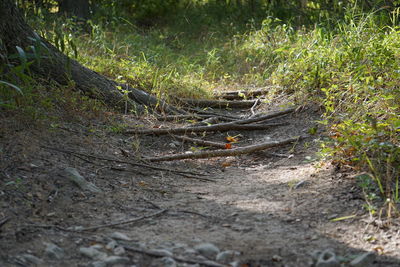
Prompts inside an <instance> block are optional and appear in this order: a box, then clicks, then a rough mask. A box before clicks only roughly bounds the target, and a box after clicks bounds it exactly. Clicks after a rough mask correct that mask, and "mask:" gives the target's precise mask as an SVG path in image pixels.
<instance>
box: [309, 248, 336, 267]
mask: <svg viewBox="0 0 400 267" xmlns="http://www.w3.org/2000/svg"><path fill="white" fill-rule="evenodd" d="M315 266H316V267H340V262H339V261H338V259H337V258H336V254H335V253H334V252H333V251H332V250H330V249H327V250H324V251H322V252H321V253H320V255H319V257H318V260H317V263H316V264H315Z"/></svg>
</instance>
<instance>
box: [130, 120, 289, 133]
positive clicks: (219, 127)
mask: <svg viewBox="0 0 400 267" xmlns="http://www.w3.org/2000/svg"><path fill="white" fill-rule="evenodd" d="M286 124H287V123H270V124H244V125H243V124H234V123H230V122H227V123H219V124H214V125H207V126H193V127H181V128H172V129H171V128H157V129H145V130H136V129H134V130H127V131H125V133H126V134H154V135H163V134H186V133H199V132H215V131H231V130H237V131H243V130H245V131H253V130H265V129H270V128H272V127H277V126H282V125H286Z"/></svg>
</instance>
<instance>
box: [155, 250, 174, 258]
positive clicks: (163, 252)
mask: <svg viewBox="0 0 400 267" xmlns="http://www.w3.org/2000/svg"><path fill="white" fill-rule="evenodd" d="M150 251H151V252H152V253H156V254H158V255H160V256H164V257H172V256H173V255H172V252H171V251H169V250H166V249H152V250H150Z"/></svg>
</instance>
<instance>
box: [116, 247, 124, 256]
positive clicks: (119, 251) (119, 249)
mask: <svg viewBox="0 0 400 267" xmlns="http://www.w3.org/2000/svg"><path fill="white" fill-rule="evenodd" d="M113 252H114V255H117V256H121V255H124V254H125V249H124V247H121V246H118V247H116V248H114V250H113Z"/></svg>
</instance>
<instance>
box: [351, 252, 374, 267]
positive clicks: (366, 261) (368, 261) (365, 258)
mask: <svg viewBox="0 0 400 267" xmlns="http://www.w3.org/2000/svg"><path fill="white" fill-rule="evenodd" d="M374 260H375V254H374V253H372V252H366V253H363V254H361V255H359V256H358V257H357V258H355V259H354V260H352V261H351V262H350V263H349V265H350V266H353V267H363V266H370V265H372V263H373V261H374Z"/></svg>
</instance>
